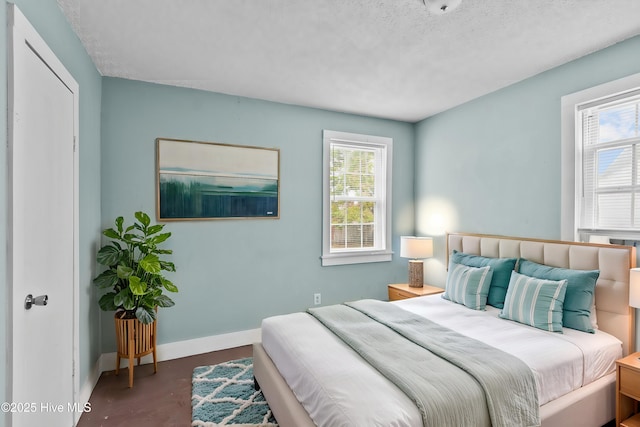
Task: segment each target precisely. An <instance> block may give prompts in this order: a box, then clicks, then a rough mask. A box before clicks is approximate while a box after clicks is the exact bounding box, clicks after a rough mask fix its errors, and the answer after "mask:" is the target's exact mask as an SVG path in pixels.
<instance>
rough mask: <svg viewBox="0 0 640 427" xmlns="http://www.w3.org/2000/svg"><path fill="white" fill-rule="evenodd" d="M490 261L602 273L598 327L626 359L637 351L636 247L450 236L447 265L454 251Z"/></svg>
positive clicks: (597, 306) (488, 236)
mask: <svg viewBox="0 0 640 427" xmlns="http://www.w3.org/2000/svg"><path fill="white" fill-rule="evenodd" d="M454 249H455V250H457V251H459V252H464V253H468V254H473V255H481V256H485V257H490V258H526V259H528V260H530V261H534V262H537V263H539V264H546V265H549V266H552V267H562V268H571V269H574V270H600V276H599V278H598V282H597V283H596V292H595V300H596V301H595V304H596V315H597V318H598V328H599V329H601V330H603V331H605V332H607V333H609V334H611V335H613V336H615V337H616V338H618V339H619V340H620V341H622V352H623V354H624V355H625V356H626V355H628V354H629V353H632V352H633V351H634V349H635V338H636V332H635V325H636V323H635V309H634V308H632V307H629V269H631V268H634V267H635V265H636V248H635V247H633V246H618V245H603V244H592V243H578V242H563V241H558V240H537V239H528V238H518V237H505V236H492V235H483V234H469V233H449V234H447V265H448V264H449V254H451V252H452V251H453V250H454Z"/></svg>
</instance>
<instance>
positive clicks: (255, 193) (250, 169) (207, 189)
mask: <svg viewBox="0 0 640 427" xmlns="http://www.w3.org/2000/svg"><path fill="white" fill-rule="evenodd" d="M156 170H157V178H156V181H157V193H156V201H157V206H156V212H157V217H158V220H159V221H178V220H208V219H250V218H272V219H275V218H280V150H279V149H275V148H262V147H250V146H241V145H230V144H219V143H213V142H197V141H182V140H177V139H165V138H157V139H156Z"/></svg>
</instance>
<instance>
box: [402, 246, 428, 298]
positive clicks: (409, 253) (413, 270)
mask: <svg viewBox="0 0 640 427" xmlns="http://www.w3.org/2000/svg"><path fill="white" fill-rule="evenodd" d="M400 256H401V257H402V258H411V260H409V286H410V287H412V288H421V287H422V286H423V284H424V267H423V266H424V263H423V261H422V260H423V259H424V258H431V257H432V256H433V239H432V238H431V237H415V236H400Z"/></svg>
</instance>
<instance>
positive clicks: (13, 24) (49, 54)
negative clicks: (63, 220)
mask: <svg viewBox="0 0 640 427" xmlns="http://www.w3.org/2000/svg"><path fill="white" fill-rule="evenodd" d="M22 44H27V45H28V46H29V47H30V48H31V49H32V50H33V51H34V52H35V53H36V54H37V55H38V56H39V57H40V58H41V59H42V61H43V62H44V63H45V64H46V65H47V66H48V67H49V69H50V70H51V71H52V72H53V73H54V74H55V75H56V76H57V77H58V78H59V79H60V81H61V82H62V83H63V84H64V85H65V86H67V88H68V89H69V90H70V91H71V93H72V94H73V121H74V123H73V134H74V144H73V146H74V150H73V301H72V302H71V309H72V310H73V331H71V333H72V334H73V338H72V346H73V348H72V351H71V354H72V358H73V360H72V372H73V378H72V390H73V399H74V401H73V402H69V403H72V404H73V403H76V402H78V399H79V397H80V396H79V393H80V375H79V365H80V363H79V361H80V349H79V324H80V317H79V298H80V268H79V259H80V251H79V233H80V215H79V214H80V209H79V179H78V176H79V172H80V170H79V165H80V162H79V132H80V126H79V117H80V114H79V102H80V96H79V85H78V83H77V82H76V80H75V79H74V78H73V76H72V75H71V73H69V71H67V69H66V67H65V66H64V65H63V63H62V62H61V61H60V60H59V59H58V58H57V57H56V55H55V54H54V53H53V51H52V50H51V49H50V48H49V46H48V45H47V43H46V42H45V41H44V39H43V38H42V37H40V35H39V34H38V32H37V31H36V30H35V28H34V27H33V26H32V25H31V24H30V23H29V21H28V20H27V18H26V17H25V16H24V15H23V14H22V12H21V11H20V10H19V9H18V7H17V6H16V5H15V4H13V3H7V83H8V84H7V131H8V132H7V139H8V150H7V163H8V165H7V166H8V171H9V174H8V175H9V176H8V197H7V244H8V245H7V279H8V282H7V284H8V286H7V291H8V292H7V293H8V298H7V301H8V305H9V307H8V316H9V319H8V320H9V322H8V323H9V326H8V328H7V335H8V337H7V341H8V342H10V343H11V348H12V349H13V348H14V346H13V343H14V338H15V337H14V333H13V328H14V322H13V314H14V310H13V309H14V307H13V296H14V295H13V294H14V292H13V291H14V284H13V264H12V263H13V191H14V188H13V144H14V140H13V120H14V118H13V114H14V112H13V100H14V93H13V85H14V73H13V70H14V66H13V65H14V51H15V50H16V49H17V48H19V47H20V46H21V45H22ZM13 360H14V354H13V350H11V351H9V352H7V376H6V378H7V389H8V390H7V391H8V395H7V401H9V402H10V401H12V396H13V381H14V375H13V365H14V364H13ZM80 415H82V414H81V413H79V412H74V413H73V422H74V425H76V424H77V423H78V420H79V419H80ZM9 425H11V419H10V418H9Z"/></svg>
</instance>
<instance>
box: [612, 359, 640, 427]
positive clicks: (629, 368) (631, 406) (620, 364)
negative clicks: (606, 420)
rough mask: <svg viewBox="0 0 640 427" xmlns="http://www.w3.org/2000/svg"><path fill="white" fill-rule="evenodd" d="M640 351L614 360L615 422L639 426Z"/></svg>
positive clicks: (631, 426) (621, 424) (625, 426)
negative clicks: (639, 358)
mask: <svg viewBox="0 0 640 427" xmlns="http://www.w3.org/2000/svg"><path fill="white" fill-rule="evenodd" d="M638 357H640V353H633V354H630V355H629V356H627V357H624V358H622V359H620V360H618V361H616V424H617V425H618V426H623V427H640V414H638V413H637V412H638V401H640V360H638Z"/></svg>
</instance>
